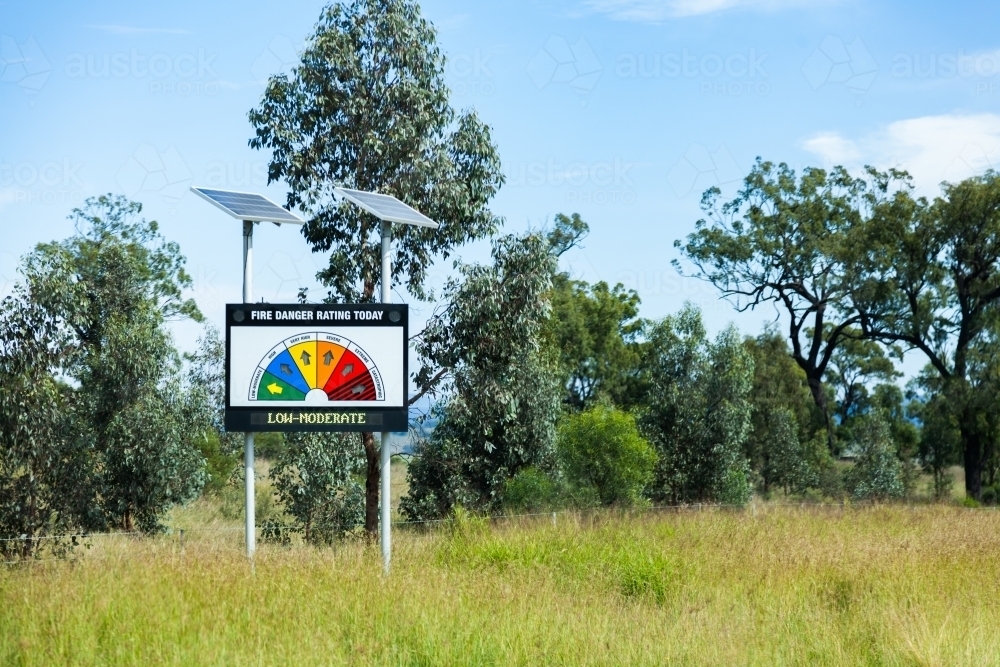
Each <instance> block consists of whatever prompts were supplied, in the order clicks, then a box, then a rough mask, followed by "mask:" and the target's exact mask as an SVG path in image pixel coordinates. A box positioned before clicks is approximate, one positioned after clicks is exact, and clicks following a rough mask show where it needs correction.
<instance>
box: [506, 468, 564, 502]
mask: <svg viewBox="0 0 1000 667" xmlns="http://www.w3.org/2000/svg"><path fill="white" fill-rule="evenodd" d="M565 500H566V499H565V494H564V489H563V488H562V485H561V484H560V483H559V481H558V480H556V479H554V478H553V476H552V475H549V474H547V473H545V472H544V471H542V470H539V469H538V468H535V467H531V468H525V469H524V470H522V471H521V472H519V473H517V474H516V475H515V476H514V477H512V478H511V479H509V480H507V484H506V487H505V488H504V497H503V505H504V508H505V509H506V510H507V511H508V512H538V511H542V510H549V509H556V508H558V507H561V506H563V505H564V504H565Z"/></svg>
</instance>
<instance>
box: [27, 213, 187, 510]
mask: <svg viewBox="0 0 1000 667" xmlns="http://www.w3.org/2000/svg"><path fill="white" fill-rule="evenodd" d="M141 211H142V207H141V205H140V204H137V203H135V202H129V201H128V200H126V199H125V198H123V197H114V196H111V195H107V196H102V197H98V198H92V199H88V200H87V201H86V202H85V204H84V206H83V207H82V208H79V209H74V211H73V214H72V216H71V219H72V220H73V221H74V223H75V226H76V230H77V233H76V235H74V236H73V237H71V238H69V239H67V240H66V241H62V242H58V243H48V244H41V245H39V246H38V247H37V248H36V249H35V251H34V252H33V253H31V254H30V255H29V256H28V257H27V258H26V259H25V263H24V274H25V277H26V281H27V282H26V285H27V290H28V293H29V294H30V297H31V299H32V300H33V301H35V302H36V303H37V304H38V305H39V306H40V307H41V308H43V309H45V310H46V311H47V312H48V313H49V314H50V315H51V316H52V317H54V318H56V319H57V320H58V321H59V322H61V323H63V325H64V326H65V327H66V329H67V332H68V335H69V336H70V337H71V339H70V343H69V345H68V348H69V349H71V350H72V351H73V354H71V355H68V356H67V357H66V358H65V359H64V362H63V363H62V364H61V367H60V369H59V370H60V372H61V373H63V374H64V375H65V377H67V378H68V379H69V380H71V381H72V383H73V385H74V388H73V390H72V393H73V401H74V403H75V404H76V410H75V415H76V416H77V419H76V422H75V424H74V432H75V433H76V434H77V435H78V436H79V437H80V438H82V439H83V440H84V441H85V442H87V443H88V444H87V447H88V449H89V451H90V455H89V464H88V466H87V468H86V469H87V475H88V476H87V478H86V482H85V484H86V486H88V487H89V493H90V497H91V506H90V507H89V508H88V510H87V511H86V512H85V513H84V515H83V516H82V517H81V521H82V523H83V524H84V525H85V526H86V527H88V528H95V527H103V526H111V527H119V528H123V529H126V530H133V529H136V528H138V529H141V530H152V529H155V528H156V527H157V526H158V518H159V516H160V515H161V514H162V513H163V512H164V511H165V510H166V509H167V508H168V507H169V506H170V505H171V504H174V503H177V502H182V501H184V500H186V499H188V498H191V497H193V496H194V495H195V494H196V493H197V492H198V491H199V490H200V489H201V486H202V483H203V480H204V472H203V467H204V461H203V460H202V458H201V455H200V453H199V451H198V449H197V447H196V446H194V445H193V444H192V443H191V442H190V439H189V438H188V437H187V434H188V431H189V429H188V426H189V425H190V424H189V422H188V417H189V407H190V406H189V405H187V404H185V401H184V399H183V396H184V391H183V387H182V383H181V379H180V374H179V371H180V368H179V366H180V360H179V359H178V357H177V354H176V352H175V350H174V348H173V346H172V342H171V340H170V336H169V334H168V332H167V330H166V328H165V322H166V320H167V318H173V317H190V318H193V319H196V320H200V319H201V314H200V313H199V312H198V309H197V307H196V306H195V305H194V302H193V301H191V300H184V299H183V297H182V293H183V290H184V289H186V288H188V287H189V286H190V284H191V280H190V277H189V276H188V275H187V273H186V272H185V271H184V258H183V256H182V255H181V254H180V250H179V248H178V247H177V245H176V244H174V243H169V242H167V241H165V240H164V239H163V238H162V237H161V236H160V235H159V233H158V231H157V225H156V223H155V222H148V221H146V220H145V219H143V218H141V217H140V213H141Z"/></svg>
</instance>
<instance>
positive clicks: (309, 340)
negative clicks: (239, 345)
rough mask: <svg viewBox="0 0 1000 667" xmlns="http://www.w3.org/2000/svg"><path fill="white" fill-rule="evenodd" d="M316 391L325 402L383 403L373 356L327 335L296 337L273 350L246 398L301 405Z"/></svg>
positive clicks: (380, 378) (252, 383) (267, 356)
mask: <svg viewBox="0 0 1000 667" xmlns="http://www.w3.org/2000/svg"><path fill="white" fill-rule="evenodd" d="M316 389H319V390H322V392H323V393H324V394H326V398H327V401H381V400H385V391H384V387H383V384H382V377H381V374H380V373H379V371H378V368H377V367H376V366H375V364H374V362H373V361H372V359H371V357H370V356H369V355H368V354H367V353H366V352H365V351H364V350H363V349H362V348H361V347H359V346H358V345H357V344H356V343H354V342H353V341H351V340H349V339H347V338H344V337H343V336H340V335H338V334H334V333H331V332H326V331H317V332H310V333H303V334H298V335H296V336H292V337H291V338H286V339H285V340H283V341H281V342H280V343H278V344H277V345H275V346H274V347H272V348H271V349H270V350H269V351H268V353H267V354H265V355H264V358H263V359H261V360H260V363H259V364H257V368H256V369H255V371H254V375H253V381H252V382H251V384H250V395H249V399H250V400H251V401H291V402H295V401H305V400H306V396H307V395H308V394H309V392H311V391H313V390H316ZM314 395H315V394H314ZM310 400H313V399H310ZM320 400H322V394H321V395H320Z"/></svg>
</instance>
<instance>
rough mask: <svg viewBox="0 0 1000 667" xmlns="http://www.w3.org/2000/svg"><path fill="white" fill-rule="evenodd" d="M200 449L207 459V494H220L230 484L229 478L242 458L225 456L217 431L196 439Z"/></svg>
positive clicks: (208, 432)
mask: <svg viewBox="0 0 1000 667" xmlns="http://www.w3.org/2000/svg"><path fill="white" fill-rule="evenodd" d="M196 444H197V445H198V449H199V450H201V455H202V456H203V457H204V458H205V473H206V477H207V479H206V480H205V488H204V490H205V492H206V493H214V494H218V493H219V492H221V491H222V490H223V489H224V488H226V486H227V485H228V484H229V478H230V477H231V476H232V474H233V471H235V470H236V466H237V465H238V464H239V462H240V457H239V456H238V455H236V454H228V455H227V454H225V453H223V451H222V444H221V442H220V440H219V434H218V433H217V432H216V431H213V430H209V431H206V432H205V434H204V435H202V436H201V437H200V438H197V439H196Z"/></svg>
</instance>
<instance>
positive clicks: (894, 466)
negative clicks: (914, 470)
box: [844, 412, 906, 500]
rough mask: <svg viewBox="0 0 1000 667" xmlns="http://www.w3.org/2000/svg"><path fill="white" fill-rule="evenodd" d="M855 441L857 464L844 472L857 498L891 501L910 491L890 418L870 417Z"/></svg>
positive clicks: (848, 484) (848, 486)
mask: <svg viewBox="0 0 1000 667" xmlns="http://www.w3.org/2000/svg"><path fill="white" fill-rule="evenodd" d="M856 433H857V436H856V437H855V440H854V442H853V443H852V447H853V449H855V450H856V451H857V460H856V462H855V464H854V467H853V468H851V469H850V470H848V471H847V472H846V473H844V485H845V486H846V487H847V490H848V491H849V492H850V493H851V496H852V497H854V498H855V499H856V500H889V499H892V498H899V497H902V496H903V494H904V493H905V492H906V487H905V484H904V482H905V479H904V473H903V468H902V465H901V464H900V462H899V459H898V458H896V448H895V446H894V444H893V441H892V433H891V431H890V429H889V424H888V423H887V419H886V418H885V416H884V415H882V414H881V413H878V412H876V413H872V414H871V415H869V416H867V417H866V418H865V419H864V420H863V421H862V422H861V424H859V426H858V428H857V429H856Z"/></svg>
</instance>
